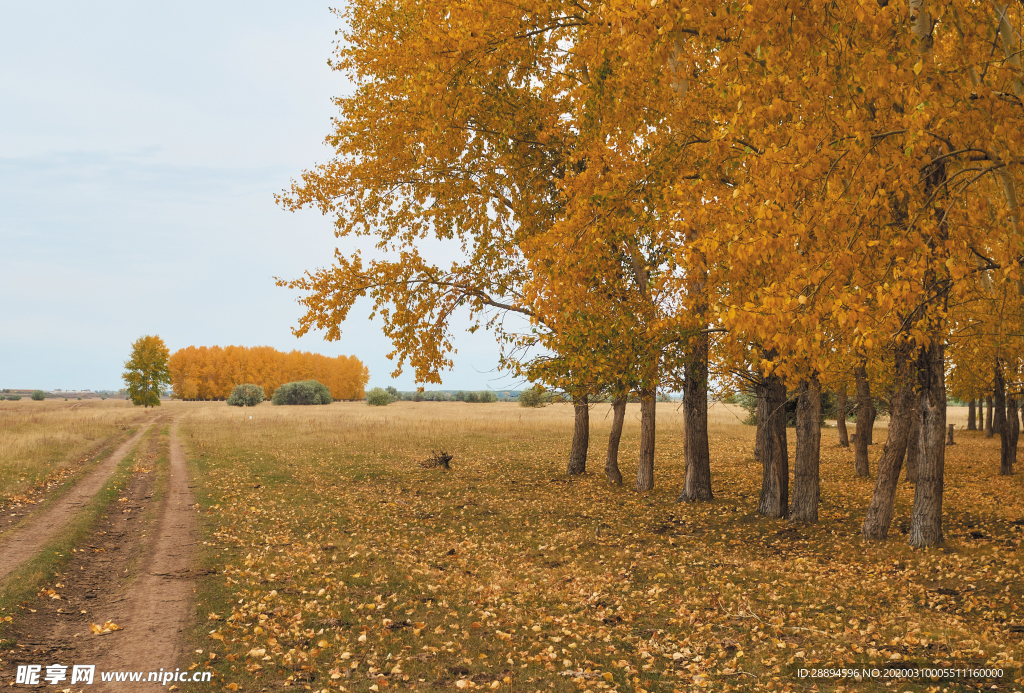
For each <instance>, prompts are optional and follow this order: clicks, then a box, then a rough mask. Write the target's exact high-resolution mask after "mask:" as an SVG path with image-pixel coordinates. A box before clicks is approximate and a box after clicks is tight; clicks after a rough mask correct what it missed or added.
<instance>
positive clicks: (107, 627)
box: [89, 621, 124, 635]
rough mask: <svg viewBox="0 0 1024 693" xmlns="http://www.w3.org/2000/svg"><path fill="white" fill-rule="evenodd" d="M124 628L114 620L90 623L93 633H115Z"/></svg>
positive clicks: (90, 629)
mask: <svg viewBox="0 0 1024 693" xmlns="http://www.w3.org/2000/svg"><path fill="white" fill-rule="evenodd" d="M118 630H124V628H122V627H121V626H119V625H117V624H116V623H114V622H113V621H106V622H105V623H104V624H103V625H99V624H96V623H90V624H89V631H90V632H91V633H92V634H93V635H106V634H107V633H113V632H114V631H118Z"/></svg>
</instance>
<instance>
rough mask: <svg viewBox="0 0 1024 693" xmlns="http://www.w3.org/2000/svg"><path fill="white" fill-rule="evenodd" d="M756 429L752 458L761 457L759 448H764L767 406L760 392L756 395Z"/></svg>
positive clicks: (757, 458)
mask: <svg viewBox="0 0 1024 693" xmlns="http://www.w3.org/2000/svg"><path fill="white" fill-rule="evenodd" d="M756 411H757V430H756V431H755V433H754V459H755V460H759V459H761V450H763V449H764V432H765V426H766V425H767V424H766V422H767V421H768V408H767V404H766V402H765V399H764V398H763V397H761V395H760V394H758V396H757V410H756Z"/></svg>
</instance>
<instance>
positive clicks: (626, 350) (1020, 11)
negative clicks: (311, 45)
mask: <svg viewBox="0 0 1024 693" xmlns="http://www.w3.org/2000/svg"><path fill="white" fill-rule="evenodd" d="M341 15H342V16H341V19H342V20H343V22H344V29H343V30H342V34H343V40H342V41H341V42H340V43H339V45H338V49H337V55H336V59H335V60H334V62H333V66H334V67H335V68H336V69H338V70H340V71H343V72H345V73H346V74H347V75H348V76H349V77H350V78H351V79H352V80H353V81H354V83H355V85H356V88H355V89H354V90H353V92H352V93H351V94H349V95H347V96H343V97H339V98H337V99H336V103H337V105H338V107H339V110H340V114H339V116H338V117H337V118H335V120H334V125H333V127H334V131H333V132H332V133H331V134H330V136H329V137H328V142H329V143H330V144H331V145H332V146H333V147H334V148H335V151H336V156H335V158H334V159H333V160H332V161H330V162H329V163H327V164H324V165H322V166H319V167H317V168H314V169H311V170H309V171H307V172H306V173H304V174H303V176H302V178H301V179H300V180H298V181H296V182H294V184H293V185H292V188H291V189H290V190H289V191H287V192H286V193H284V194H283V195H282V196H281V198H280V202H281V203H282V204H283V205H284V206H285V207H286V208H289V209H299V208H303V207H315V208H318V209H320V210H321V211H322V212H323V213H324V214H327V215H330V216H332V217H334V219H335V222H336V232H337V234H338V235H339V236H355V237H366V238H368V239H371V241H372V243H373V244H374V246H375V249H376V251H377V257H378V258H380V259H375V260H371V261H364V259H363V257H362V255H361V254H360V253H358V252H356V253H353V254H351V255H347V256H346V255H344V254H342V253H340V252H339V253H338V254H337V257H336V261H335V263H334V264H333V265H332V266H330V267H327V268H324V269H320V270H317V271H314V272H309V273H307V274H306V275H305V276H303V277H301V278H298V279H296V280H291V281H285V280H281V282H280V283H281V284H283V285H287V286H290V287H292V288H295V289H298V290H300V291H302V292H303V295H302V299H301V301H302V302H303V303H304V305H305V307H306V309H307V312H306V314H305V315H304V316H303V317H302V318H301V320H300V324H299V328H298V332H299V333H300V334H301V333H304V332H306V331H308V330H310V329H313V328H320V329H324V330H326V333H327V337H328V338H329V339H334V338H337V337H338V335H339V334H340V325H341V323H342V322H343V321H344V320H345V318H346V317H347V315H348V311H349V310H350V308H351V306H352V305H353V304H354V302H355V301H356V300H358V299H360V298H362V297H369V298H370V300H371V301H372V302H373V303H374V310H375V313H376V314H377V315H379V316H380V317H381V318H382V319H383V324H384V331H385V333H386V334H387V335H388V336H389V337H390V338H391V339H392V341H393V343H394V345H395V350H394V352H393V354H392V355H393V356H394V357H395V358H396V359H397V360H398V363H399V366H398V371H400V370H401V368H402V366H403V364H409V365H411V366H412V367H413V368H414V370H415V372H416V377H417V379H418V380H419V381H421V382H426V383H429V382H440V376H439V373H440V371H441V370H442V369H444V368H445V367H447V366H450V365H451V353H452V351H453V336H452V322H451V316H452V315H453V314H454V312H455V311H456V310H458V309H460V308H461V309H464V310H466V311H468V312H469V314H470V315H471V316H472V319H473V320H474V323H473V326H472V329H476V328H478V327H484V328H487V329H492V330H494V331H495V333H496V334H497V335H498V336H499V338H500V339H501V342H502V344H503V347H504V351H503V357H502V365H503V366H505V367H506V368H508V369H510V370H511V371H512V372H514V373H517V374H519V375H522V376H523V377H525V378H528V379H530V380H536V381H540V382H543V383H544V384H546V385H547V386H549V387H555V388H559V389H561V390H563V391H565V392H567V393H569V395H570V396H571V398H572V400H573V403H574V405H575V407H576V425H575V431H574V435H573V445H572V449H571V452H570V455H569V460H568V468H567V470H568V472H569V473H570V474H578V473H583V472H584V471H586V460H587V455H586V452H587V446H588V444H589V436H588V430H589V404H590V402H591V401H592V400H593V399H595V398H598V397H600V398H602V399H603V398H606V397H611V398H612V399H613V400H614V401H615V405H614V411H615V417H614V422H615V423H614V425H613V431H612V438H611V440H610V441H609V446H608V458H607V463H606V473H607V475H608V478H609V480H611V481H613V482H618V481H620V480H621V474H620V472H619V470H618V463H617V447H618V440H619V435H620V433H621V423H622V412H624V410H625V402H626V398H627V397H628V396H629V395H630V394H635V395H637V396H639V399H640V407H641V416H642V422H641V441H640V458H639V460H638V463H639V464H638V474H637V479H636V488H637V490H641V491H643V490H648V489H650V488H652V487H653V485H654V482H655V470H654V450H655V441H656V409H655V400H656V396H657V392H658V389H659V388H662V389H669V390H677V391H682V392H684V401H683V409H684V411H685V416H686V453H685V460H683V462H684V463H685V466H686V477H685V485H684V488H683V489H681V493H680V500H681V501H704V500H709V499H711V498H712V497H713V483H712V475H711V471H712V470H711V468H710V460H709V446H708V440H707V402H708V389H709V384H710V383H712V382H716V383H721V385H722V387H723V389H726V390H733V391H735V390H741V389H742V390H745V391H751V392H753V393H755V394H756V396H757V398H758V411H757V419H758V434H757V444H756V455H757V457H758V459H759V461H760V463H761V467H762V472H763V483H762V489H761V494H760V498H759V499H758V505H757V509H758V511H759V512H760V513H762V514H763V515H766V516H770V517H790V518H792V519H794V520H800V521H815V520H816V519H817V506H818V500H819V495H820V486H819V478H818V459H819V447H820V429H819V428H818V425H817V424H818V421H819V418H820V406H821V398H822V393H823V392H826V391H833V392H834V393H835V394H836V395H837V400H838V402H839V406H840V408H845V407H846V406H847V404H846V403H847V398H848V397H849V398H851V400H852V403H855V405H856V406H857V411H858V416H857V430H856V433H855V436H856V438H855V448H856V449H855V451H854V452H855V458H856V469H857V472H858V473H859V474H863V475H867V474H871V473H874V474H875V476H876V487H875V490H874V493H873V496H872V498H871V501H870V505H869V507H868V508H867V510H866V518H865V521H864V527H863V534H864V536H865V537H868V538H884V537H885V536H887V534H888V531H889V526H890V524H891V521H892V512H893V499H894V494H895V489H896V485H897V482H898V481H899V478H900V473H901V470H902V469H903V467H904V465H905V464H906V465H907V468H908V472H910V471H911V469H912V470H913V471H912V477H911V478H912V479H913V480H914V483H915V487H914V493H915V495H914V505H913V515H912V519H911V527H910V532H909V541H910V542H911V544H913V545H916V546H927V545H932V544H936V543H939V542H941V541H942V538H943V532H942V500H943V488H944V460H945V457H944V446H945V440H946V401H947V394H953V395H955V396H958V397H961V398H963V399H971V400H973V399H978V398H987V397H989V396H991V397H992V398H993V399H992V402H994V406H995V409H996V412H997V417H996V420H997V422H999V423H998V424H994V425H1002V429H1001V430H1003V431H1007V433H1006V434H1005V439H1004V442H1003V446H1004V463H1003V473H1011V472H1012V458H1013V457H1014V456H1015V450H1016V435H1017V434H1016V430H1015V422H1016V419H1017V414H1016V410H1017V409H1016V408H1017V404H1018V403H1019V398H1020V394H1019V393H1020V389H1021V388H1020V383H1019V380H1020V378H1019V376H1018V374H1019V373H1020V372H1021V364H1020V362H1019V361H1020V359H1019V354H1020V353H1021V347H1022V346H1024V345H1022V343H1021V338H1020V335H1021V334H1022V330H1021V328H1022V327H1024V324H1022V319H1024V297H1022V296H1024V281H1022V277H1021V263H1022V256H1024V237H1022V229H1021V211H1020V205H1019V199H1018V191H1017V189H1016V184H1017V181H1018V178H1020V176H1021V167H1022V165H1024V101H1022V99H1024V69H1022V53H1021V43H1022V40H1021V26H1022V15H1024V6H1022V5H1020V4H1019V3H1017V4H1013V5H1010V4H1005V3H1003V2H1001V1H999V0H994V1H992V2H978V1H976V0H947V1H943V0H900V1H895V2H894V1H890V0H880V1H879V0H876V1H875V2H866V3H832V2H824V1H823V0H808V2H804V3H796V4H794V3H790V2H782V1H781V0H738V1H736V0H733V1H730V0H726V1H725V2H714V3H711V2H698V3H682V2H679V1H678V0H652V1H651V2H649V3H646V2H645V3H635V2H631V1H630V2H624V1H622V0H604V1H603V2H599V3H598V2H593V3H589V2H580V1H579V0H552V1H550V2H546V3H534V2H527V3H525V4H512V5H503V4H495V3H491V2H487V1H486V0H480V1H478V2H472V3H464V4H459V5H452V4H450V3H447V2H439V1H437V0H418V1H416V2H410V1H408V0H397V2H393V3H387V4H380V3H374V2H367V1H366V0H352V2H350V3H347V4H346V8H345V9H344V10H342V11H341ZM438 243H441V244H446V247H451V248H453V249H455V252H454V253H453V259H452V260H451V262H450V263H444V262H435V261H432V260H430V259H429V257H428V255H429V256H431V257H433V256H436V253H425V252H424V251H425V249H427V248H428V247H429V248H436V246H437V244H438ZM512 315H518V316H520V321H521V323H522V324H526V325H527V326H526V327H525V328H517V327H516V325H517V323H516V321H515V320H510V319H509V318H510V316H512ZM254 382H256V381H254ZM947 388H948V389H949V393H947ZM1008 393H1009V394H1008ZM794 398H795V399H796V400H797V407H796V428H795V433H794V435H795V437H796V455H795V458H794V460H793V468H792V473H791V470H790V459H789V453H788V450H787V436H788V435H791V434H790V433H789V432H788V431H787V429H786V416H785V403H786V402H787V400H790V399H794ZM878 399H884V400H885V401H886V402H888V405H889V410H890V415H891V423H890V425H889V429H888V434H887V435H888V439H887V441H886V445H885V449H884V452H883V454H882V457H881V460H880V461H879V463H878V466H877V469H875V470H870V469H869V468H868V457H867V445H868V444H869V443H870V442H871V422H872V421H873V420H874V409H873V405H872V402H873V401H875V400H878ZM989 410H990V411H991V410H992V405H989ZM999 412H1002V413H1001V414H1000V413H999ZM840 418H841V419H843V417H840ZM1010 418H1012V420H1013V422H1012V423H1011V424H1010V425H1007V424H1006V423H1005V421H1006V420H1008V419H1010ZM843 420H844V421H845V419H843ZM1011 431H1012V433H1011ZM1000 435H1003V434H1002V433H1000ZM908 450H909V451H910V452H909V453H908ZM791 479H792V485H791Z"/></svg>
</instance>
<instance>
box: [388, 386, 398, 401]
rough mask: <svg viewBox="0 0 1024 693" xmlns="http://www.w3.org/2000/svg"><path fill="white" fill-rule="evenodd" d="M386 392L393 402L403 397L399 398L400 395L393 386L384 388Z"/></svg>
mask: <svg viewBox="0 0 1024 693" xmlns="http://www.w3.org/2000/svg"><path fill="white" fill-rule="evenodd" d="M384 391H385V392H387V393H388V394H389V395H391V399H392V400H399V399H401V397H399V395H398V390H397V389H396V388H395V386H393V385H388V386H387V387H386V388H384Z"/></svg>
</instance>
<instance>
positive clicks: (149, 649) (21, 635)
mask: <svg viewBox="0 0 1024 693" xmlns="http://www.w3.org/2000/svg"><path fill="white" fill-rule="evenodd" d="M177 432H178V422H177V421H175V422H174V423H172V425H171V428H170V436H169V438H167V437H164V436H152V437H151V438H150V439H149V442H148V445H147V448H146V450H145V453H144V457H143V460H144V463H143V464H141V465H136V468H137V469H136V471H135V472H133V474H132V476H131V477H130V479H129V481H128V485H127V487H126V489H125V491H124V492H123V494H122V497H121V498H120V499H119V501H118V502H116V503H114V504H112V507H111V508H110V509H109V511H108V513H107V514H106V516H105V517H104V518H103V519H102V520H101V521H100V522H98V523H97V526H96V527H95V528H94V529H93V531H92V532H91V533H90V535H89V537H88V538H87V539H86V541H85V542H84V545H83V546H80V547H79V548H78V550H77V551H76V553H75V554H74V556H75V557H74V558H73V559H72V561H71V564H70V565H69V566H68V567H67V568H66V570H65V572H64V573H63V574H61V575H60V576H58V578H57V581H56V583H55V584H54V585H53V586H52V588H51V589H53V591H54V592H56V593H57V594H58V595H59V597H60V598H59V599H55V598H53V597H52V596H49V595H48V594H47V593H46V592H45V591H44V593H41V595H40V597H39V598H37V599H36V601H35V602H34V603H32V604H31V605H30V606H31V608H32V609H34V611H32V612H30V613H26V614H25V615H24V616H23V618H22V619H20V622H16V624H15V630H16V633H15V634H16V636H17V638H16V642H17V648H16V649H15V650H14V651H13V652H12V653H11V656H10V658H9V659H8V661H5V662H4V664H3V666H2V667H0V676H2V677H3V678H0V680H5V679H7V676H8V675H9V676H10V679H9V680H14V674H15V670H16V669H17V666H18V665H19V664H22V665H42V667H43V673H45V671H46V666H47V665H50V664H53V663H59V664H62V665H65V666H67V667H68V669H67V671H68V678H67V679H66V680H64V681H62V682H60V684H59V685H58V688H57V690H64V688H65V687H66V686H68V684H70V674H71V672H72V667H73V666H74V665H85V666H90V665H91V666H94V667H95V677H94V681H93V683H92V685H86V686H81V685H80V684H76V685H72V686H70V688H69V690H71V691H74V692H75V693H78V691H80V690H82V691H89V692H90V693H92V692H94V691H122V692H123V691H125V690H131V689H154V688H155V687H157V686H160V687H162V688H164V690H167V688H168V687H169V685H168V684H167V683H164V684H163V685H161V683H147V682H146V679H147V678H148V677H149V673H150V672H160V670H161V669H162V670H163V671H165V672H168V671H169V672H174V671H175V670H176V668H178V667H180V666H181V664H182V659H183V657H182V655H183V642H184V641H183V637H182V635H183V634H182V631H183V630H184V629H185V628H186V627H187V625H188V624H189V623H190V620H191V619H192V617H193V613H194V608H193V583H194V579H195V577H196V575H195V573H194V572H193V571H192V570H191V562H192V559H193V557H194V549H195V545H196V542H197V539H198V511H197V510H196V508H195V507H194V500H193V495H192V491H191V489H190V487H189V481H188V467H187V464H186V461H185V456H184V453H183V451H182V449H181V445H180V444H179V442H178V437H177ZM162 456H167V458H168V477H167V484H166V488H165V489H164V490H163V492H161V493H159V494H157V495H154V490H157V487H158V482H157V475H156V473H155V472H154V467H155V464H156V460H158V459H159V458H160V457H162ZM94 624H95V625H96V626H98V627H99V629H100V630H102V627H103V626H105V625H108V624H116V627H117V628H118V629H110V631H109V632H105V633H96V632H95V630H96V629H94V628H93V625H94ZM5 659H7V658H6V657H5ZM104 672H106V673H109V672H141V673H142V675H141V682H140V683H130V681H131V679H128V680H127V681H122V682H117V681H116V680H115V681H113V682H104V681H103V680H102V679H101V676H102V674H103V673H104ZM40 682H41V683H42V680H41V681H40Z"/></svg>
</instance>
